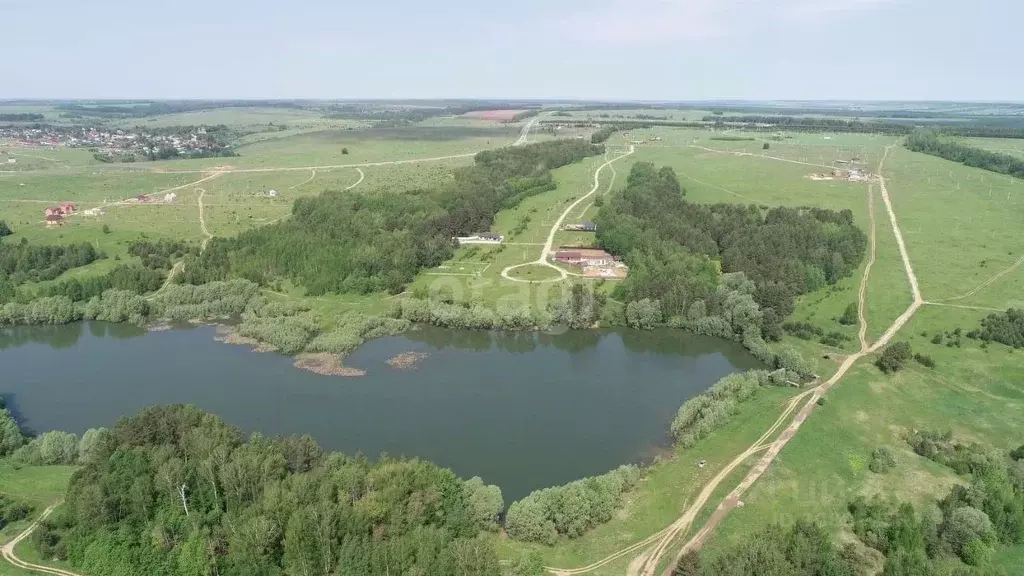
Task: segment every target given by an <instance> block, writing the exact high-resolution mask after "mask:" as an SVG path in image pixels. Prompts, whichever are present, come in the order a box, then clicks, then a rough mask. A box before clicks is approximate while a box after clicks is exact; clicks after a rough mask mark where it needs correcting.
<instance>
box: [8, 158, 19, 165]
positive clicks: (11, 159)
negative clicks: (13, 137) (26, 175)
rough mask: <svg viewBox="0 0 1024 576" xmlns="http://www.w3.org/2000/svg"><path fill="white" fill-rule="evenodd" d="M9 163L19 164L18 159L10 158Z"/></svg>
mask: <svg viewBox="0 0 1024 576" xmlns="http://www.w3.org/2000/svg"><path fill="white" fill-rule="evenodd" d="M7 163H8V164H17V163H18V159H17V158H8V159H7Z"/></svg>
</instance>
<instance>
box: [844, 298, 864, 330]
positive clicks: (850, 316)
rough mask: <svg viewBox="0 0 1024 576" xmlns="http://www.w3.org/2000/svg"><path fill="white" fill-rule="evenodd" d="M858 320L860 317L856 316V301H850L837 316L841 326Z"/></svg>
mask: <svg viewBox="0 0 1024 576" xmlns="http://www.w3.org/2000/svg"><path fill="white" fill-rule="evenodd" d="M858 322H860V318H859V317H858V316H857V303H856V302H852V303H851V304H850V305H849V306H847V307H846V310H844V311H843V315H842V316H840V317H839V323H840V324H842V325H843V326H853V325H854V324H857V323H858Z"/></svg>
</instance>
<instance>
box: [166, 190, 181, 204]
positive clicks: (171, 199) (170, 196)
mask: <svg viewBox="0 0 1024 576" xmlns="http://www.w3.org/2000/svg"><path fill="white" fill-rule="evenodd" d="M177 199H178V195H177V194H175V193H174V192H168V193H167V194H165V195H164V202H167V203H170V202H174V201H175V200H177Z"/></svg>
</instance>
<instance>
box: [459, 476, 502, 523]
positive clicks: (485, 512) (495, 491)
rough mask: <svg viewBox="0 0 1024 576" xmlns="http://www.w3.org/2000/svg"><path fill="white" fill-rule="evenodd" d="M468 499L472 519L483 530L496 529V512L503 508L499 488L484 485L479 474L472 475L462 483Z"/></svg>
mask: <svg viewBox="0 0 1024 576" xmlns="http://www.w3.org/2000/svg"><path fill="white" fill-rule="evenodd" d="M462 486H463V488H465V490H466V498H467V499H468V500H469V507H470V512H471V513H472V514H473V521H474V522H476V525H477V526H479V527H480V528H481V529H483V530H492V531H494V530H497V529H498V514H501V511H502V509H504V508H505V501H504V500H503V499H502V497H501V488H498V487H497V486H486V485H484V481H483V480H482V479H481V478H480V477H479V476H474V477H472V478H470V479H469V480H466V481H464V482H463V483H462Z"/></svg>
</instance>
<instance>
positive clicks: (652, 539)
mask: <svg viewBox="0 0 1024 576" xmlns="http://www.w3.org/2000/svg"><path fill="white" fill-rule="evenodd" d="M891 148H892V146H889V147H887V148H886V150H885V154H884V155H883V156H882V160H881V161H880V162H879V166H878V178H879V182H878V183H879V187H880V189H881V193H882V200H883V202H884V203H885V207H886V211H887V213H888V215H889V221H890V224H891V225H892V229H893V234H894V235H895V237H896V243H897V246H898V247H899V250H900V257H901V259H902V260H903V267H904V270H905V272H906V274H907V280H908V283H909V285H910V288H911V292H912V293H913V296H914V301H913V303H912V304H911V305H910V307H909V308H908V309H907V310H906V311H905V312H904V313H903V314H902V315H900V317H899V318H897V319H896V321H895V322H893V324H892V325H891V326H890V327H889V328H888V329H887V330H886V331H885V333H884V334H882V336H881V337H880V338H879V339H878V340H877V341H876V342H875V343H874V344H873V345H870V346H868V345H867V342H866V340H867V337H866V319H865V317H864V315H863V314H862V313H860V314H858V319H859V322H860V323H861V330H862V332H863V333H864V334H865V336H864V337H863V339H862V340H861V350H860V351H858V352H856V353H854V354H851V355H850V356H847V357H846V358H845V359H844V360H843V362H842V364H840V366H839V368H838V369H837V370H836V372H835V374H833V375H832V377H831V378H829V379H828V380H827V381H825V382H823V383H821V384H820V385H818V386H817V387H815V388H812V389H809V390H807V391H805V392H804V393H802V394H799V395H797V396H796V397H794V398H793V399H791V400H790V401H789V403H788V404H787V406H786V409H785V410H784V411H783V413H782V415H781V416H780V417H779V418H778V419H777V420H776V421H775V423H774V424H773V425H772V426H771V427H770V428H769V429H768V430H767V431H766V432H765V433H764V434H763V435H762V436H761V438H760V439H758V441H757V442H755V443H754V444H753V445H752V446H751V447H750V448H748V449H747V450H746V451H744V452H743V453H742V454H740V455H739V456H737V457H736V458H735V459H733V460H732V461H731V462H730V463H729V464H728V465H726V466H725V467H724V468H723V469H722V470H721V471H719V473H718V474H716V475H715V477H714V478H712V479H711V480H710V481H709V482H708V483H707V484H706V485H705V486H704V488H703V490H702V491H701V492H700V494H699V495H698V497H697V499H696V500H695V501H694V502H693V503H692V504H691V505H690V507H689V508H688V509H687V510H686V511H685V513H684V514H683V515H682V516H681V517H680V518H679V519H678V520H676V521H675V522H674V523H673V524H672V525H670V526H669V527H668V528H666V529H664V530H662V531H660V532H658V533H657V534H655V535H652V536H649V537H648V538H646V539H645V540H642V541H640V542H638V543H636V544H633V545H632V546H629V547H627V548H624V549H623V550H620V551H618V552H616V553H614V554H612V555H611V556H608V557H607V558H605V559H603V560H600V561H598V562H596V563H594V564H591V565H589V566H585V567H582V568H575V569H562V568H553V567H547V570H548V571H549V572H552V573H555V574H562V575H566V576H570V575H576V574H584V573H586V572H590V571H592V570H595V569H597V568H599V567H601V566H604V565H606V564H607V563H609V562H611V561H614V560H616V559H618V558H621V557H622V556H623V555H625V554H628V553H629V552H631V551H635V550H638V549H642V548H644V547H645V546H649V545H651V543H654V546H653V548H650V549H648V550H646V551H645V552H643V553H641V554H640V555H639V556H638V557H637V558H635V559H634V560H633V562H631V563H630V566H629V569H628V571H627V574H629V575H630V576H641V575H642V576H653V575H654V573H655V572H656V571H657V567H658V564H660V563H661V561H662V559H663V558H664V557H665V554H666V553H667V552H668V550H669V549H670V548H671V546H672V544H673V542H674V541H675V539H676V538H677V537H678V536H679V535H680V534H682V533H685V532H686V531H687V530H688V529H689V527H690V525H691V524H692V523H693V521H694V519H695V518H696V517H697V515H698V514H700V512H701V511H702V510H703V509H704V507H705V506H706V505H707V502H708V500H710V498H711V496H712V494H713V493H714V491H715V490H716V489H717V488H718V486H719V484H721V483H722V482H723V481H724V480H725V478H726V477H728V476H729V475H730V474H731V473H732V472H733V471H734V470H735V469H736V468H738V467H739V466H741V465H742V464H743V463H744V462H745V461H746V460H747V459H748V458H750V457H751V456H753V455H754V454H756V453H758V452H762V451H763V452H764V455H763V456H762V457H761V459H760V460H759V461H758V462H757V464H756V465H755V466H754V467H753V469H751V471H750V472H749V473H748V474H747V476H746V477H745V478H744V479H743V480H742V481H741V482H740V484H739V485H738V486H737V487H736V488H735V489H733V490H732V491H731V492H730V493H729V495H728V496H727V497H726V498H725V499H724V500H723V501H722V502H721V503H720V504H719V505H718V507H717V508H716V510H715V511H714V512H713V513H712V515H711V518H710V519H709V520H708V522H706V523H705V525H704V526H703V527H702V528H701V530H700V531H699V532H698V533H697V534H696V535H695V536H694V537H693V538H691V539H690V540H689V541H688V542H687V543H686V544H685V545H684V546H683V548H682V550H680V552H679V553H678V555H677V556H676V558H677V560H678V558H680V557H682V555H684V554H685V553H686V552H688V551H691V550H698V549H700V547H701V546H702V545H703V543H704V541H705V539H706V538H707V537H708V536H709V535H710V534H711V532H712V531H713V530H714V528H715V527H716V526H718V524H719V523H720V522H721V521H722V520H723V519H724V518H725V516H726V515H727V514H728V513H729V511H731V510H732V509H733V508H735V507H736V506H737V505H738V504H739V502H740V497H741V496H743V494H744V493H746V491H747V490H748V489H749V488H750V487H751V486H752V485H753V484H754V483H755V482H756V481H757V480H758V479H759V478H760V477H761V476H762V475H763V474H764V472H765V471H767V469H768V467H769V466H770V465H771V463H772V462H773V461H774V460H775V458H776V457H777V456H778V455H779V453H780V452H781V451H782V449H783V448H784V447H785V446H786V444H788V443H789V441H790V440H791V439H792V438H793V437H794V436H795V435H796V433H797V432H798V431H799V429H800V426H801V425H803V423H804V421H806V419H807V417H808V416H809V415H810V414H811V412H813V411H814V408H815V407H816V406H817V402H818V400H819V399H820V398H821V397H822V396H824V395H825V394H826V393H827V392H828V391H829V390H830V389H831V388H832V386H834V385H835V384H836V383H838V382H839V381H840V380H841V379H842V378H843V376H845V375H846V373H847V372H848V371H849V370H850V368H851V367H852V366H853V365H854V364H855V363H856V362H857V361H858V360H860V359H861V358H863V357H865V356H867V355H869V354H873V353H874V352H876V351H877V350H879V349H880V348H881V347H883V346H885V345H886V344H888V343H889V341H890V340H892V338H893V336H895V335H896V333H897V332H898V331H899V329H900V328H902V327H903V326H904V325H905V324H906V323H907V321H909V320H910V318H911V317H912V316H913V315H914V313H915V312H917V310H918V309H919V308H920V307H921V306H922V305H923V304H924V300H923V299H922V298H921V292H920V289H919V287H918V281H917V276H916V275H915V274H914V269H913V266H912V265H911V262H910V257H909V255H908V254H907V249H906V245H905V243H904V241H903V234H902V232H901V231H900V228H899V223H898V221H897V219H896V214H895V212H894V211H893V208H892V202H891V199H890V197H889V191H888V188H887V187H886V183H885V177H884V176H883V175H882V173H883V168H884V164H885V159H886V158H887V157H888V154H889V150H890V149H891ZM765 158H770V157H765ZM780 160H782V161H785V162H792V161H789V160H785V159H780ZM869 192H872V195H871V196H869V198H870V199H869V202H871V203H872V204H871V205H872V207H873V190H871V189H870V188H869ZM873 213H874V211H873V209H872V214H873ZM874 235H875V226H874V225H872V247H874V246H875V242H874ZM874 253H875V251H874V250H872V256H873V255H874ZM872 262H873V258H872V260H870V261H869V264H870V263H872ZM869 272H870V266H866V267H865V278H866V277H867V275H868V273H869ZM865 278H862V280H861V286H862V288H863V287H864V286H866V279H865ZM865 299H866V289H862V290H861V291H860V294H858V310H860V311H862V310H864V307H865V303H866V300H865ZM805 398H806V399H807V401H806V402H805V403H804V404H803V407H802V408H800V410H799V412H797V413H796V416H795V417H794V419H793V421H792V422H791V423H790V424H789V425H788V426H787V427H786V428H785V429H784V430H783V431H782V433H781V434H780V435H779V437H778V438H776V439H775V440H774V441H773V442H771V443H770V444H765V442H767V441H768V439H769V438H771V436H772V435H773V434H775V433H776V432H777V431H778V430H779V428H780V427H781V426H782V424H783V423H784V422H785V420H786V419H787V418H788V417H789V416H790V415H791V414H792V413H793V411H794V410H796V408H797V407H798V406H800V402H801V401H803V400H804V399H805ZM671 571H672V565H670V566H669V568H668V569H667V571H666V574H670V573H671Z"/></svg>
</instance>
